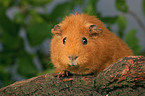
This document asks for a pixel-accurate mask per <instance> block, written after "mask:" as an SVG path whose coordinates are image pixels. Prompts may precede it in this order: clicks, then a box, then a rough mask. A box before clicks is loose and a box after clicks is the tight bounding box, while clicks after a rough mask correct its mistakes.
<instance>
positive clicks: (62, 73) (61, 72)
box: [57, 71, 70, 78]
mask: <svg viewBox="0 0 145 96" xmlns="http://www.w3.org/2000/svg"><path fill="white" fill-rule="evenodd" d="M69 75H70V72H69V71H60V72H59V74H58V76H57V77H58V78H60V77H68V76H69Z"/></svg>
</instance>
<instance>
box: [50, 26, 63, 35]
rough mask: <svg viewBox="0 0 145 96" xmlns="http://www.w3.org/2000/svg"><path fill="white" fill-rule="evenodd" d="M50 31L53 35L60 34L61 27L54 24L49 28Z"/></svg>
mask: <svg viewBox="0 0 145 96" xmlns="http://www.w3.org/2000/svg"><path fill="white" fill-rule="evenodd" d="M51 33H52V34H54V35H61V33H62V31H61V27H60V25H59V24H57V25H55V26H54V28H53V29H51Z"/></svg>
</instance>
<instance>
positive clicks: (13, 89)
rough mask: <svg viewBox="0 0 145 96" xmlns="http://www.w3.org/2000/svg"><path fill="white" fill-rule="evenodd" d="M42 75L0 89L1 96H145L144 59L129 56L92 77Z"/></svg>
mask: <svg viewBox="0 0 145 96" xmlns="http://www.w3.org/2000/svg"><path fill="white" fill-rule="evenodd" d="M56 75H57V74H45V75H42V76H38V77H34V78H31V79H28V80H23V81H19V82H15V83H14V84H11V85H9V86H6V87H3V88H1V89H0V96H27V95H28V96H31V95H35V96H50V95H62V96H65V95H70V96H71V95H72V96H73V95H75V96H76V95H78V96H80V95H81V96H82V95H93V96H109V95H111V96H123V95H124V96H145V57H143V56H129V57H125V58H123V59H120V60H118V62H116V63H114V64H112V65H111V66H109V67H108V68H106V69H105V70H104V71H103V72H101V73H99V74H98V75H97V76H95V75H86V76H78V75H73V76H69V77H63V78H57V76H56Z"/></svg>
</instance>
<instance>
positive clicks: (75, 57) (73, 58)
mask: <svg viewBox="0 0 145 96" xmlns="http://www.w3.org/2000/svg"><path fill="white" fill-rule="evenodd" d="M68 58H69V59H70V60H72V61H73V60H76V59H77V58H78V56H68Z"/></svg>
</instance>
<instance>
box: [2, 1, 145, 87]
mask: <svg viewBox="0 0 145 96" xmlns="http://www.w3.org/2000/svg"><path fill="white" fill-rule="evenodd" d="M102 1H104V3H103V4H104V6H103V4H102V5H101V4H100V2H102ZM108 1H109V3H108ZM128 1H129V0H0V87H4V86H7V85H9V84H11V83H13V82H15V81H19V80H22V79H28V78H31V77H34V76H38V75H42V74H46V73H53V72H54V69H55V68H54V67H53V65H52V63H51V61H50V58H49V57H50V54H49V53H50V52H49V51H50V50H49V46H50V39H51V37H52V34H51V28H52V27H53V26H54V25H55V24H58V23H59V22H60V21H61V20H62V19H63V18H64V17H65V16H67V15H69V14H71V13H75V12H77V13H87V14H90V15H96V16H97V17H98V18H100V20H102V21H103V22H104V24H105V26H106V27H107V28H108V29H110V30H111V31H112V32H115V34H116V35H118V36H119V37H120V38H122V39H123V40H124V41H125V42H126V43H127V44H128V46H129V47H130V48H131V49H132V50H133V52H134V53H135V55H144V56H145V46H143V45H145V42H144V41H143V40H145V39H144V37H145V25H144V18H145V0H136V1H137V2H140V6H137V5H136V7H134V8H135V9H136V8H140V9H141V13H142V14H143V16H144V17H143V19H140V17H139V14H136V13H134V11H133V10H134V9H133V8H130V7H129V5H128V4H130V3H129V2H128ZM130 1H131V2H133V1H134V0H130ZM110 4H113V5H110ZM111 7H113V8H115V10H116V12H117V13H116V14H114V13H113V11H112V13H111V10H112V9H109V8H111ZM99 8H104V10H106V11H105V12H103V11H101V9H99ZM105 8H106V9H105ZM108 10H109V11H108ZM107 12H110V13H111V15H108V16H106V15H104V14H105V13H107ZM112 14H113V15H112ZM128 15H129V16H130V17H131V18H132V20H134V21H135V22H136V25H137V26H139V27H140V29H136V28H134V27H131V28H129V29H128V26H130V24H131V23H133V22H131V23H129V22H130V21H129V20H128V19H127V16H128ZM130 17H129V18H130ZM137 33H140V34H143V35H144V36H143V35H140V36H137V35H136V34H137ZM141 38H142V41H143V43H144V44H143V43H141V44H140V43H139V39H141Z"/></svg>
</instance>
